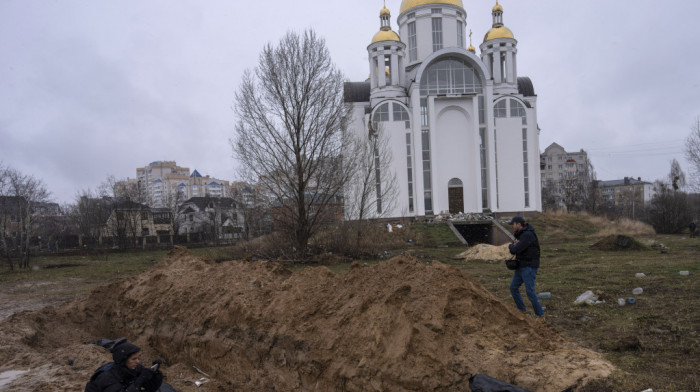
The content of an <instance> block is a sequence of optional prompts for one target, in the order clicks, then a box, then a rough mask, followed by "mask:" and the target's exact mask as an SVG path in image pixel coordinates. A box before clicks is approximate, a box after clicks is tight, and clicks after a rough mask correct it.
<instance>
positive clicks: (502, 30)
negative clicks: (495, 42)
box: [484, 26, 515, 42]
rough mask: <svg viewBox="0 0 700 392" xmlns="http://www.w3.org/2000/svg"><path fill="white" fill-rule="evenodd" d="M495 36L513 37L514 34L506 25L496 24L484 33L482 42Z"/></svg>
mask: <svg viewBox="0 0 700 392" xmlns="http://www.w3.org/2000/svg"><path fill="white" fill-rule="evenodd" d="M497 38H515V36H514V35H513V32H512V31H510V29H509V28H507V27H506V26H496V27H492V28H491V30H489V31H488V32H486V35H484V42H486V41H490V40H492V39H497Z"/></svg>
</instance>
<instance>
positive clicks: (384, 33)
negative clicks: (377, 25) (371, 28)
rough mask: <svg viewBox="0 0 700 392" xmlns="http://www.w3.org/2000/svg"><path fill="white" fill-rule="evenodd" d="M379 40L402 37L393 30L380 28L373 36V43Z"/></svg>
mask: <svg viewBox="0 0 700 392" xmlns="http://www.w3.org/2000/svg"><path fill="white" fill-rule="evenodd" d="M379 41H401V38H399V35H398V34H396V33H395V32H394V31H393V30H379V31H378V32H377V34H375V35H374V37H373V38H372V43H375V42H379Z"/></svg>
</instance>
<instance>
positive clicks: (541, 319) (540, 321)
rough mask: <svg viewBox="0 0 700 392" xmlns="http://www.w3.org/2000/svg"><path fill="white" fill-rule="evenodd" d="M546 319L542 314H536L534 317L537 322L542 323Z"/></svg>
mask: <svg viewBox="0 0 700 392" xmlns="http://www.w3.org/2000/svg"><path fill="white" fill-rule="evenodd" d="M546 321H547V320H546V319H545V317H544V316H537V317H535V322H536V323H538V324H544V323H545V322H546Z"/></svg>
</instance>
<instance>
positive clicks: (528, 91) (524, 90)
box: [518, 76, 537, 97]
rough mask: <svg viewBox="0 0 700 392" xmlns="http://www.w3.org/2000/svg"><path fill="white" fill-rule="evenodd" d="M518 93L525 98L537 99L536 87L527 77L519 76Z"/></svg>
mask: <svg viewBox="0 0 700 392" xmlns="http://www.w3.org/2000/svg"><path fill="white" fill-rule="evenodd" d="M518 93H519V94H522V95H523V96H525V97H535V96H537V94H535V87H534V86H533V85H532V80H530V78H528V77H527V76H518Z"/></svg>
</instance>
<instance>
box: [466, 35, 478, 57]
mask: <svg viewBox="0 0 700 392" xmlns="http://www.w3.org/2000/svg"><path fill="white" fill-rule="evenodd" d="M467 50H468V51H470V52H472V53H476V48H475V47H474V45H472V29H469V47H468V48H467Z"/></svg>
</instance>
